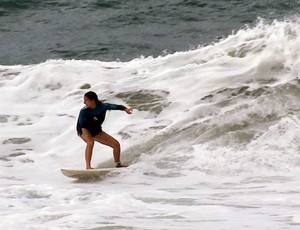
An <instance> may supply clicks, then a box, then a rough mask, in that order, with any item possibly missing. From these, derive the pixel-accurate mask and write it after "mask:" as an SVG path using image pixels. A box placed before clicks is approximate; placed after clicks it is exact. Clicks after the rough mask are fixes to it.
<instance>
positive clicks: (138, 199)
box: [0, 20, 300, 230]
mask: <svg viewBox="0 0 300 230" xmlns="http://www.w3.org/2000/svg"><path fill="white" fill-rule="evenodd" d="M299 25H300V24H299V22H298V21H297V20H286V21H274V22H272V23H267V22H264V21H263V20H261V21H260V22H259V23H258V24H257V25H256V26H254V27H249V28H243V29H241V30H239V31H237V32H235V33H233V34H232V35H230V36H228V37H227V38H225V39H224V40H221V41H218V42H216V43H214V44H210V45H207V46H202V47H198V48H197V49H193V50H189V51H186V52H177V53H174V54H169V55H165V56H160V57H156V58H154V57H140V58H137V59H134V60H132V61H129V62H101V61H93V60H48V61H46V62H43V63H40V64H34V65H16V66H0V96H1V99H2V100H1V104H0V126H1V133H0V143H1V155H0V164H1V166H0V167H1V175H0V183H1V188H0V203H1V209H0V215H1V221H0V228H1V229H7V230H9V229H93V230H96V229H152V230H153V229H178V230H179V229H180V230H182V229H299V227H300V213H299V210H300V184H299V181H300V176H299V174H300V169H299V166H300V154H299V153H300V103H299V96H300V79H299V71H300V67H299V66H300V57H299V53H300V46H299V44H300V26H299ZM89 90H93V91H95V92H97V93H98V96H99V98H100V99H101V100H103V101H107V102H110V103H115V104H124V105H128V106H132V107H133V108H134V113H133V114H132V115H130V116H128V115H127V114H125V113H123V112H121V111H111V112H108V114H107V116H106V120H105V123H104V125H103V129H104V130H105V131H106V132H107V133H109V134H111V135H112V136H114V137H115V138H116V139H118V140H119V141H120V143H121V146H122V162H124V163H127V164H129V165H130V166H129V167H128V168H127V169H124V170H122V171H121V172H120V173H118V174H116V173H108V174H107V175H105V176H104V177H101V178H100V179H98V180H85V181H76V180H73V179H70V178H67V177H65V176H63V175H62V174H61V172H60V169H61V168H77V169H84V167H85V162H84V148H85V144H84V143H83V141H82V140H81V139H80V138H79V137H78V136H77V134H76V120H77V116H78V113H79V110H80V109H81V108H82V107H83V106H84V104H83V95H84V93H85V92H87V91H89ZM92 164H93V166H94V167H111V166H113V160H112V150H111V149H110V148H108V147H105V146H102V145H100V144H95V147H94V154H93V159H92Z"/></svg>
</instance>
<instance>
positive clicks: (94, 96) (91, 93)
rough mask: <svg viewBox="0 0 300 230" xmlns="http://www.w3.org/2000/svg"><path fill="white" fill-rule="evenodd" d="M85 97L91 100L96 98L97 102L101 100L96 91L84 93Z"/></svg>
mask: <svg viewBox="0 0 300 230" xmlns="http://www.w3.org/2000/svg"><path fill="white" fill-rule="evenodd" d="M84 96H85V97H87V98H88V99H89V100H94V101H95V102H96V103H98V102H99V99H98V96H97V94H96V93H95V92H93V91H89V92H87V93H86V94H84Z"/></svg>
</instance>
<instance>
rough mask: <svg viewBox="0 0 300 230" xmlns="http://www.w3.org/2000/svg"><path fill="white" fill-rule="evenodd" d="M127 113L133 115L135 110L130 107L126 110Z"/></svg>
mask: <svg viewBox="0 0 300 230" xmlns="http://www.w3.org/2000/svg"><path fill="white" fill-rule="evenodd" d="M125 112H126V113H128V114H132V112H133V108H131V107H128V108H126V109H125Z"/></svg>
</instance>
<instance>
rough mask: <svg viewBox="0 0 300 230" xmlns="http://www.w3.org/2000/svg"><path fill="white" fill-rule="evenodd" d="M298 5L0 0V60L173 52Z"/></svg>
mask: <svg viewBox="0 0 300 230" xmlns="http://www.w3.org/2000/svg"><path fill="white" fill-rule="evenodd" d="M299 9H300V3H299V1H296V0H294V1H279V0H273V1H271V0H259V1H258V0H256V1H241V0H233V1H226V0H216V1H192V0H190V1H184V0H173V1H171V0H166V1H140V0H128V1H122V0H110V1H108V0H105V1H96V0H83V1H71V0H31V1H28V0H15V1H14V0H0V65H14V64H30V63H40V62H43V61H46V60H48V59H84V60H87V59H93V60H101V61H114V60H120V61H128V60H131V59H133V58H136V57H139V56H141V55H143V56H157V55H163V54H165V53H174V52H176V51H183V50H189V49H193V48H195V47H197V46H199V45H205V44H208V43H211V42H214V41H216V40H218V39H220V38H223V37H226V36H228V35H229V34H231V33H233V32H234V31H237V30H239V29H240V28H243V27H245V25H250V26H252V25H254V24H255V23H256V21H257V20H258V18H259V17H262V18H265V19H267V20H271V21H272V20H283V19H284V18H290V17H297V13H298V12H299Z"/></svg>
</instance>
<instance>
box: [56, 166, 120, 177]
mask: <svg viewBox="0 0 300 230" xmlns="http://www.w3.org/2000/svg"><path fill="white" fill-rule="evenodd" d="M117 170H120V168H101V169H61V170H60V171H61V172H62V174H64V175H65V176H67V177H71V178H76V179H92V178H98V177H101V176H103V175H105V174H107V173H109V172H112V171H117Z"/></svg>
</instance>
